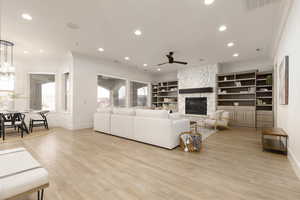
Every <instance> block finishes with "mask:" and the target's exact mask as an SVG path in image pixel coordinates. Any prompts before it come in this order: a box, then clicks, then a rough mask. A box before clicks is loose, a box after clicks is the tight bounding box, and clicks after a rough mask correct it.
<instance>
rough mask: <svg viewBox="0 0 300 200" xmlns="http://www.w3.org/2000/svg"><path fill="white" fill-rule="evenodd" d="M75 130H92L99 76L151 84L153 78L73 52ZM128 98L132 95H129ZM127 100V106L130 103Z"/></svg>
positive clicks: (138, 71) (142, 72) (119, 65)
mask: <svg viewBox="0 0 300 200" xmlns="http://www.w3.org/2000/svg"><path fill="white" fill-rule="evenodd" d="M73 58H74V73H73V78H74V79H73V128H74V129H81V128H91V127H92V126H93V124H92V122H93V114H94V113H95V111H96V109H97V75H100V74H102V75H107V76H112V77H118V78H122V79H126V80H127V94H129V92H130V91H129V87H128V86H129V80H135V81H141V82H149V83H150V82H151V81H152V80H153V76H152V75H151V74H148V73H146V72H144V71H141V70H138V69H137V68H135V67H132V66H126V65H124V64H118V63H114V62H109V61H104V60H101V59H98V58H94V57H89V56H85V55H82V54H79V53H75V52H73ZM127 96H128V97H129V96H130V95H127ZM128 100H129V99H127V105H128V103H129V101H128Z"/></svg>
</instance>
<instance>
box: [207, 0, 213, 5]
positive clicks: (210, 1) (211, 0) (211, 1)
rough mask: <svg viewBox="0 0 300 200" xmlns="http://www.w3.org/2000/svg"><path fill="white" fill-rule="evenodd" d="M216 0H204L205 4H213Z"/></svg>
mask: <svg viewBox="0 0 300 200" xmlns="http://www.w3.org/2000/svg"><path fill="white" fill-rule="evenodd" d="M214 1H215V0H204V4H205V5H211V4H213V3H214Z"/></svg>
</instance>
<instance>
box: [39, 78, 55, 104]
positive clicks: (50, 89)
mask: <svg viewBox="0 0 300 200" xmlns="http://www.w3.org/2000/svg"><path fill="white" fill-rule="evenodd" d="M42 110H55V83H53V82H52V83H44V84H42Z"/></svg>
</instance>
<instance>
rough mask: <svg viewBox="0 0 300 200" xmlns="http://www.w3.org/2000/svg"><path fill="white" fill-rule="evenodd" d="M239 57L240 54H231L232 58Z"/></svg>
mask: <svg viewBox="0 0 300 200" xmlns="http://www.w3.org/2000/svg"><path fill="white" fill-rule="evenodd" d="M239 55H240V54H238V53H235V54H233V55H232V56H233V57H239Z"/></svg>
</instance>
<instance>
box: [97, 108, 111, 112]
mask: <svg viewBox="0 0 300 200" xmlns="http://www.w3.org/2000/svg"><path fill="white" fill-rule="evenodd" d="M97 112H98V113H111V112H112V108H98V109H97Z"/></svg>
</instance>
